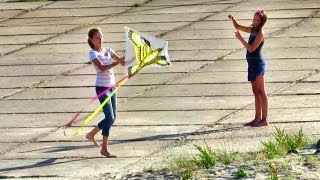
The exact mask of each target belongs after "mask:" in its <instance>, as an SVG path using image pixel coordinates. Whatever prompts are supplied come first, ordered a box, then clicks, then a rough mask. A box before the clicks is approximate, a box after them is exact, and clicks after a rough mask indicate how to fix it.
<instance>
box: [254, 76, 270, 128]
mask: <svg viewBox="0 0 320 180" xmlns="http://www.w3.org/2000/svg"><path fill="white" fill-rule="evenodd" d="M257 86H258V87H259V88H258V91H259V96H260V99H261V111H262V119H261V121H260V122H259V123H257V124H255V126H268V96H267V93H266V90H265V82H264V77H263V76H262V75H259V76H257Z"/></svg>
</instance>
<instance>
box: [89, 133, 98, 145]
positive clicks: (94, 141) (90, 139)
mask: <svg viewBox="0 0 320 180" xmlns="http://www.w3.org/2000/svg"><path fill="white" fill-rule="evenodd" d="M86 139H87V140H88V141H91V142H93V144H94V145H95V146H96V147H100V145H99V144H98V143H97V141H96V139H95V138H94V136H92V135H91V133H88V134H87V135H86Z"/></svg>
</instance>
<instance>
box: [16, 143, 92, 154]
mask: <svg viewBox="0 0 320 180" xmlns="http://www.w3.org/2000/svg"><path fill="white" fill-rule="evenodd" d="M93 147H95V146H94V145H82V146H57V147H48V148H39V149H34V150H30V151H23V152H20V153H28V152H35V151H44V153H55V152H63V151H72V150H76V149H84V148H93Z"/></svg>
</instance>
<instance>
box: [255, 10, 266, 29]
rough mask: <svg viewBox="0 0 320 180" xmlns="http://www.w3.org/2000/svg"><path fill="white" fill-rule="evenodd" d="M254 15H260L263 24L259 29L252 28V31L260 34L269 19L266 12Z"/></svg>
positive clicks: (262, 11)
mask: <svg viewBox="0 0 320 180" xmlns="http://www.w3.org/2000/svg"><path fill="white" fill-rule="evenodd" d="M254 15H258V16H259V17H260V20H261V23H260V24H259V25H258V26H257V27H254V26H252V28H251V31H252V32H260V31H261V30H262V27H263V26H264V24H265V23H266V22H267V19H268V16H267V13H266V12H265V11H264V10H261V11H257V12H256V13H254Z"/></svg>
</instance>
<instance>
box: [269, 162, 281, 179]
mask: <svg viewBox="0 0 320 180" xmlns="http://www.w3.org/2000/svg"><path fill="white" fill-rule="evenodd" d="M269 173H270V179H271V180H279V179H280V178H279V176H278V168H277V166H275V165H274V164H272V163H270V164H269Z"/></svg>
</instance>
